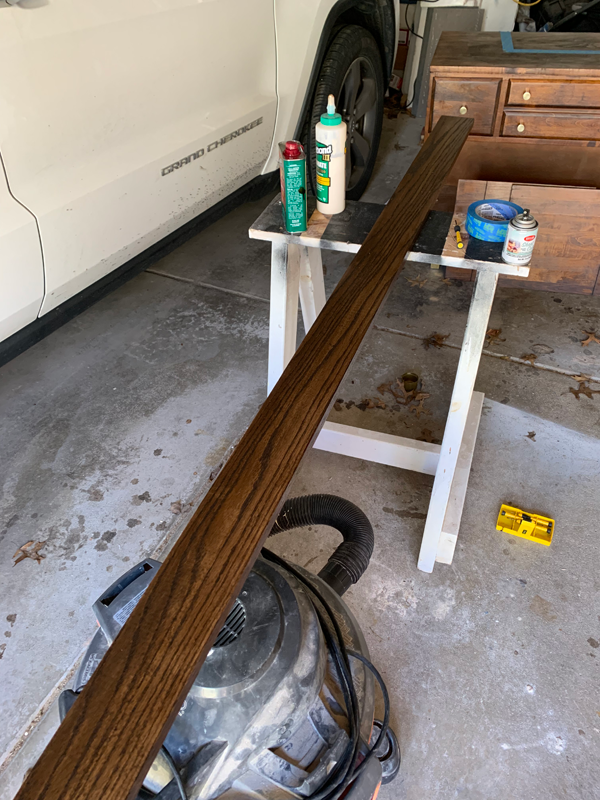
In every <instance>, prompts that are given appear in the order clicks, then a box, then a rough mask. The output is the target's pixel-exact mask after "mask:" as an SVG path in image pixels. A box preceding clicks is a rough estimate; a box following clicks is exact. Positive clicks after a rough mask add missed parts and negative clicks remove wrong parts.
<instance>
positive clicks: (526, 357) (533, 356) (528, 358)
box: [521, 353, 537, 367]
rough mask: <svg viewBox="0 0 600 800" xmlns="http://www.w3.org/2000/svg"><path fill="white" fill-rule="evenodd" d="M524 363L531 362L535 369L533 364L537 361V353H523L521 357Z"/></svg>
mask: <svg viewBox="0 0 600 800" xmlns="http://www.w3.org/2000/svg"><path fill="white" fill-rule="evenodd" d="M521 360H522V361H529V363H530V364H531V366H532V367H533V362H534V361H536V360H537V355H536V354H535V353H523V355H522V356H521Z"/></svg>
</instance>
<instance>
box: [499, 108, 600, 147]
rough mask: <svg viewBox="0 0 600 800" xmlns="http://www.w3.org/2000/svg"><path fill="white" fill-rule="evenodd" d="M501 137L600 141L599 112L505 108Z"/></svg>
mask: <svg viewBox="0 0 600 800" xmlns="http://www.w3.org/2000/svg"><path fill="white" fill-rule="evenodd" d="M502 136H514V137H517V138H519V137H520V138H521V139H591V140H593V139H600V111H578V110H577V109H570V110H565V111H556V110H554V109H539V110H537V111H533V110H530V109H519V108H505V109H504V119H503V122H502Z"/></svg>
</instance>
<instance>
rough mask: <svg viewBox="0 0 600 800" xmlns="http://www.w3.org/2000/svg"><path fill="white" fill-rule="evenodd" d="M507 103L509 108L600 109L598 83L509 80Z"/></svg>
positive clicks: (599, 83) (599, 86)
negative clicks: (562, 107)
mask: <svg viewBox="0 0 600 800" xmlns="http://www.w3.org/2000/svg"><path fill="white" fill-rule="evenodd" d="M507 102H508V105H511V106H555V107H561V106H570V107H571V108H600V82H598V83H595V82H593V81H562V82H561V81H538V80H536V79H535V78H534V79H532V80H530V81H527V80H518V81H515V80H511V82H510V87H509V90H508V101H507Z"/></svg>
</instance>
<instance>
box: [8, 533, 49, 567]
mask: <svg viewBox="0 0 600 800" xmlns="http://www.w3.org/2000/svg"><path fill="white" fill-rule="evenodd" d="M45 544H46V542H45V541H43V542H34V541H33V539H32V540H31V541H29V542H25V544H22V545H21V547H19V549H18V550H17V551H16V553H15V554H14V556H13V558H14V559H16V561H15V562H14V564H13V567H14V566H16V565H17V564H19V563H20V562H21V561H24V560H25V559H26V558H32V559H33V560H34V561H37V563H38V564H41V563H42V559H43V558H46V556H45V555H44V553H40V550H41V549H42V547H43V546H44V545H45ZM17 556H18V558H17Z"/></svg>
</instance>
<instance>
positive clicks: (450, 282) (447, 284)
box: [442, 278, 453, 286]
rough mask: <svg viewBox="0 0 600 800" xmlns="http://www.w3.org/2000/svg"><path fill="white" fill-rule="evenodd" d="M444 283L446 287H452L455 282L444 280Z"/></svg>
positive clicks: (448, 279)
mask: <svg viewBox="0 0 600 800" xmlns="http://www.w3.org/2000/svg"><path fill="white" fill-rule="evenodd" d="M442 283H445V284H446V286H452V285H453V282H452V280H451V279H450V278H442Z"/></svg>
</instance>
